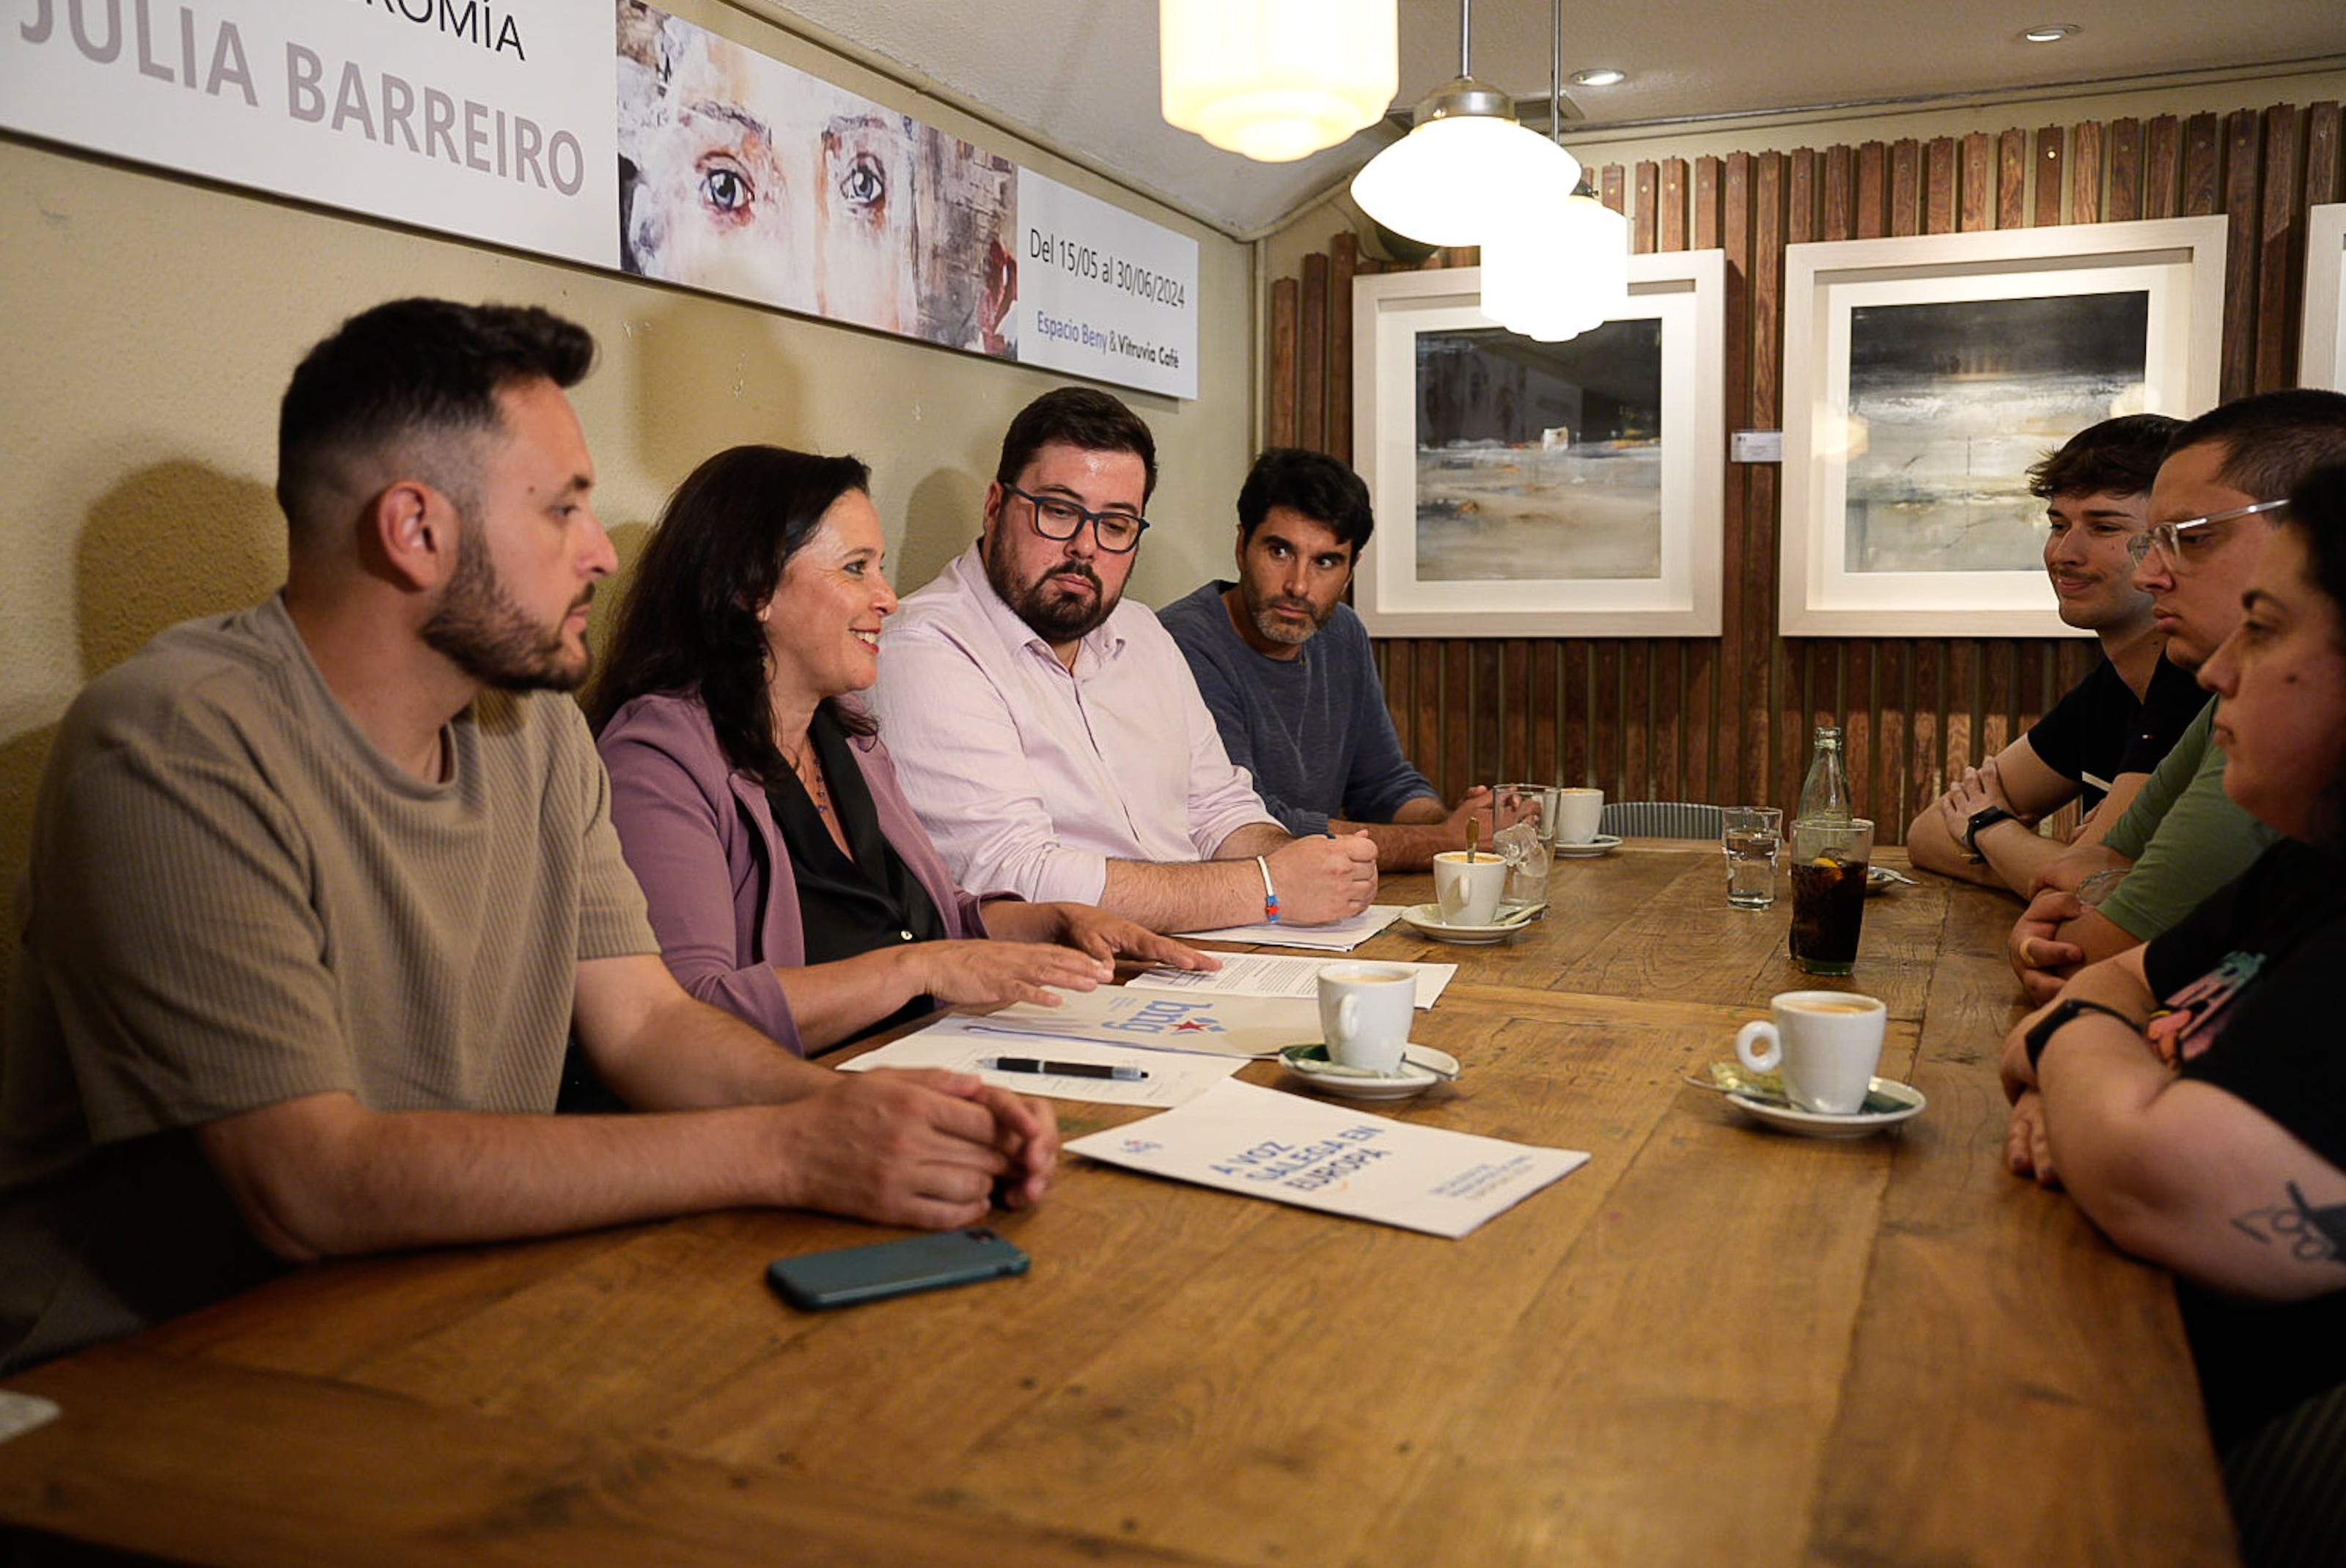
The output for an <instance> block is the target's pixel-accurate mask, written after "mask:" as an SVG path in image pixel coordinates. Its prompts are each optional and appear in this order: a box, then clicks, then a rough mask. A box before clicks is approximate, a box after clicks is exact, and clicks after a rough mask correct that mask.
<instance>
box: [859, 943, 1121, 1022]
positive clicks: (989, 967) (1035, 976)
mask: <svg viewBox="0 0 2346 1568" xmlns="http://www.w3.org/2000/svg"><path fill="white" fill-rule="evenodd" d="M896 951H897V952H899V953H901V954H902V955H903V959H904V962H907V963H908V964H910V965H912V966H913V985H914V989H915V991H916V993H927V994H928V995H930V996H933V997H935V998H936V999H937V1000H938V1001H939V1002H949V1003H978V1004H980V1005H984V1006H992V1005H995V1004H998V1003H1009V1002H1039V1003H1043V1004H1044V1005H1045V1006H1046V1007H1056V1006H1057V1005H1058V1004H1059V999H1058V998H1057V997H1056V996H1054V995H1052V994H1051V993H1050V992H1049V991H1047V990H1045V987H1046V986H1053V985H1056V986H1059V987H1061V988H1062V989H1065V990H1067V991H1091V990H1094V989H1096V988H1097V987H1098V986H1100V985H1102V984H1104V983H1107V981H1110V980H1113V979H1115V978H1116V968H1115V966H1114V965H1113V964H1111V963H1109V962H1107V960H1106V959H1103V958H1096V957H1094V956H1093V955H1092V954H1090V953H1088V952H1077V951H1076V949H1074V948H1072V947H1061V946H1058V945H1056V944H1054V943H1047V942H917V943H914V944H913V945H912V946H909V947H903V948H899V949H897V950H896Z"/></svg>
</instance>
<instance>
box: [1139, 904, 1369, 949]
mask: <svg viewBox="0 0 2346 1568" xmlns="http://www.w3.org/2000/svg"><path fill="white" fill-rule="evenodd" d="M1401 911H1402V906H1401V905H1400V904H1371V905H1370V906H1369V907H1368V908H1366V909H1364V910H1362V911H1361V912H1360V913H1358V914H1356V915H1354V916H1353V917H1352V919H1350V920H1339V921H1329V922H1328V923H1327V924H1326V925H1288V924H1286V923H1284V922H1281V923H1280V924H1278V925H1232V926H1224V927H1222V928H1221V929H1220V930H1219V931H1185V932H1179V933H1178V934H1179V936H1180V939H1181V940H1182V941H1183V942H1253V943H1255V944H1256V945H1258V946H1261V947H1313V948H1321V949H1323V950H1325V951H1326V952H1352V950H1353V949H1354V948H1356V947H1358V946H1360V945H1361V943H1362V942H1366V941H1368V940H1369V938H1371V937H1372V936H1374V935H1376V934H1377V932H1381V931H1382V930H1384V929H1385V927H1387V926H1389V925H1391V924H1392V922H1393V921H1397V920H1399V919H1400V918H1401Z"/></svg>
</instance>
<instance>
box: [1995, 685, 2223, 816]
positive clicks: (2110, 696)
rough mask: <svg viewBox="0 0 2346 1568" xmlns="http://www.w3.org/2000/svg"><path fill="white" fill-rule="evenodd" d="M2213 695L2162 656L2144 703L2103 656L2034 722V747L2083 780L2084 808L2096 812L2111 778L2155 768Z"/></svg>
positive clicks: (2051, 764)
mask: <svg viewBox="0 0 2346 1568" xmlns="http://www.w3.org/2000/svg"><path fill="white" fill-rule="evenodd" d="M2207 703H2208V694H2207V693H2206V692H2204V691H2202V690H2200V689H2199V683H2198V681H2197V680H2195V679H2193V678H2192V677H2191V676H2189V675H2188V674H2187V673H2186V672H2184V671H2183V670H2180V669H2178V668H2177V667H2175V666H2173V665H2171V664H2169V663H2168V662H2167V656H2166V655H2164V654H2161V655H2160V656H2159V659H2158V663H2157V665H2155V666H2154V667H2152V669H2151V672H2150V688H2149V691H2148V692H2147V695H2146V696H2145V697H2143V698H2142V699H2141V700H2139V701H2137V699H2136V697H2135V695H2134V691H2133V689H2132V688H2131V687H2128V686H2127V683H2126V682H2125V681H2124V680H2123V679H2121V678H2120V677H2119V676H2118V672H2117V667H2116V666H2115V665H2113V664H2111V663H2110V661H2109V660H2107V659H2104V660H2102V662H2101V663H2099V664H2097V665H2096V666H2095V667H2093V668H2092V670H2090V671H2089V672H2087V674H2086V678H2085V679H2083V680H2081V681H2079V682H2078V683H2077V684H2076V685H2075V686H2073V687H2070V688H2069V690H2068V692H2067V694H2066V696H2064V697H2062V698H2061V700H2060V701H2059V702H2057V703H2055V704H2054V705H2053V711H2052V712H2050V713H2048V714H2046V715H2045V717H2044V718H2040V719H2038V720H2037V721H2036V724H2035V728H2032V729H2030V730H2029V732H2028V747H2029V749H2030V750H2032V751H2034V752H2035V753H2036V759H2037V760H2038V761H2040V762H2042V763H2044V764H2045V767H2047V768H2050V769H2053V771H2054V772H2055V773H2058V774H2059V775H2061V777H2062V778H2064V779H2075V780H2076V782H2077V783H2078V784H2079V786H2081V788H2082V789H2083V790H2084V796H2085V809H2086V810H2087V811H2091V810H2092V809H2094V808H2095V807H2096V806H2098V805H2100V804H2101V803H2102V796H2103V795H2104V793H2106V791H2107V789H2108V788H2109V783H2110V780H2111V779H2116V778H2117V776H2118V775H2119V774H2121V773H2147V772H2149V771H2150V770H2151V769H2154V768H2156V767H2157V766H2158V760H2159V759H2160V758H2162V757H2165V756H2166V755H2167V753H2168V749H2169V748H2172V747H2173V746H2174V744H2175V741H2176V738H2177V737H2178V736H2179V735H2181V734H2182V733H2183V731H2184V730H2185V729H2186V728H2188V726H2189V725H2190V723H2191V721H2192V720H2193V719H2194V718H2198V716H2199V710H2200V708H2203V707H2205V706H2206V705H2207Z"/></svg>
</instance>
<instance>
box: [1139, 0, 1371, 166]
mask: <svg viewBox="0 0 2346 1568" xmlns="http://www.w3.org/2000/svg"><path fill="white" fill-rule="evenodd" d="M1394 5H1395V0H1158V13H1157V21H1158V60H1159V66H1160V73H1161V74H1160V77H1159V81H1160V84H1161V87H1162V96H1161V101H1162V106H1163V110H1164V115H1165V121H1166V123H1167V124H1168V125H1172V126H1178V127H1180V128H1181V129H1183V130H1186V131H1195V132H1197V133H1198V135H1199V136H1201V137H1205V138H1206V139H1207V140H1208V141H1209V142H1211V143H1213V144H1214V145H1215V146H1216V147H1219V148H1226V149H1228V150H1229V151H1231V152H1235V153H1242V154H1244V155H1245V156H1246V157H1248V158H1253V159H1255V160H1256V161H1258V162H1260V163H1289V162H1292V161H1293V160H1294V159H1296V158H1303V157H1306V156H1308V155H1310V154H1311V153H1315V152H1318V151H1320V150H1321V148H1331V147H1334V146H1335V145H1336V144H1337V143H1338V142H1340V141H1342V140H1343V139H1344V138H1345V137H1348V136H1351V135H1352V133H1353V132H1354V131H1356V130H1359V129H1360V128H1362V127H1363V126H1369V125H1373V124H1375V123H1376V121H1377V119H1378V117H1381V116H1382V115H1383V113H1384V112H1385V107H1386V106H1387V105H1388V104H1390V103H1392V99H1393V94H1394V93H1396V92H1398V91H1399V90H1400V88H1401V66H1400V28H1399V25H1398V24H1397V22H1396V20H1395V17H1394V11H1393V8H1394Z"/></svg>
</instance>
